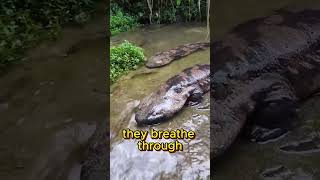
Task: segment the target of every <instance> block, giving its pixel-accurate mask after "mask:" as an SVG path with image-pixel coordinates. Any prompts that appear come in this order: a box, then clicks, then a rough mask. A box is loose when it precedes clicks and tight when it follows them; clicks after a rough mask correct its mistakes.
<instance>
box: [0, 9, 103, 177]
mask: <svg viewBox="0 0 320 180" xmlns="http://www.w3.org/2000/svg"><path fill="white" fill-rule="evenodd" d="M105 22H106V20H105V19H104V15H102V14H101V15H96V16H95V17H93V20H92V21H91V22H89V23H88V24H87V25H85V26H82V27H69V28H66V29H64V30H63V32H62V37H61V38H60V39H59V40H58V41H54V42H44V43H42V44H40V45H39V46H38V47H37V48H34V49H32V50H30V51H29V52H28V53H27V54H28V55H27V57H26V58H25V62H23V63H21V64H18V65H16V66H15V67H12V68H11V69H10V70H9V72H7V73H6V74H4V75H2V76H1V77H0V117H1V122H0V141H1V145H0V151H1V153H0V154H1V157H0V177H1V178H0V179H8V180H11V179H28V178H30V179H32V177H37V179H66V178H67V177H68V176H69V171H68V170H69V169H70V168H71V169H72V171H71V172H72V173H73V175H70V176H71V179H76V178H73V177H76V176H77V174H79V171H80V170H79V162H78V161H79V159H80V157H81V156H82V152H83V150H81V148H83V147H85V146H86V143H87V140H88V138H89V137H90V136H91V135H92V134H93V132H94V129H95V127H96V123H98V122H103V121H104V120H105V117H106V108H107V103H106V102H107V99H106V98H107V97H108V96H107V95H106V94H105V91H106V89H105V84H106V80H105V59H106V48H107V47H106V30H105ZM79 123H80V124H79ZM79 138H80V139H79ZM53 159H55V160H54V161H53ZM77 169H78V170H77ZM62 170H63V171H62ZM48 175H50V177H47V176H48ZM69 179H70V178H69Z"/></svg>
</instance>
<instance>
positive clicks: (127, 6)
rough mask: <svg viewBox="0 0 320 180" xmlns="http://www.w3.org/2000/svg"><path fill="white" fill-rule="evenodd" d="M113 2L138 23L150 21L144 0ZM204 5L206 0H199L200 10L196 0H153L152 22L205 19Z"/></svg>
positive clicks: (205, 9)
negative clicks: (134, 17) (135, 18)
mask: <svg viewBox="0 0 320 180" xmlns="http://www.w3.org/2000/svg"><path fill="white" fill-rule="evenodd" d="M115 3H117V4H118V5H119V6H120V7H121V8H122V9H123V10H124V11H125V12H127V13H128V14H130V15H131V16H136V17H137V19H138V22H139V23H141V24H147V23H150V21H149V15H150V9H149V7H148V3H147V1H146V0H138V1H130V0H118V1H115ZM206 6H207V1H206V0H200V11H199V6H198V0H161V1H160V0H153V6H152V23H158V24H160V23H161V24H165V23H176V22H179V21H183V22H187V21H205V20H206V16H207V13H206V11H207V8H206Z"/></svg>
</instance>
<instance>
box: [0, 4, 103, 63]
mask: <svg viewBox="0 0 320 180" xmlns="http://www.w3.org/2000/svg"><path fill="white" fill-rule="evenodd" d="M95 1H98V0H78V1H76V0H70V1H65V0H48V1H45V0H28V1H26V0H22V1H20V0H2V1H1V3H0V37H1V38H0V39H1V40H0V67H5V66H6V65H7V64H10V63H11V62H14V61H17V60H19V59H22V57H23V53H24V51H25V50H26V49H28V48H30V47H32V46H33V45H34V44H35V43H36V42H38V41H40V40H42V39H44V38H56V37H57V36H58V35H59V33H60V30H61V25H62V24H65V23H73V22H74V23H84V22H85V21H87V20H88V19H89V17H90V11H91V10H92V9H93V8H94V3H95Z"/></svg>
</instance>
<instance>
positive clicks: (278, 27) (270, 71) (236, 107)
mask: <svg viewBox="0 0 320 180" xmlns="http://www.w3.org/2000/svg"><path fill="white" fill-rule="evenodd" d="M211 57H212V61H211V62H212V67H211V72H213V73H212V74H211V75H212V76H211V83H212V84H211V111H210V113H211V129H210V132H211V145H210V146H211V157H212V160H214V159H216V158H217V157H218V156H220V155H221V154H222V153H223V152H225V151H226V150H227V149H228V148H229V147H230V145H231V144H232V143H233V142H234V140H235V139H236V137H237V136H238V134H239V133H240V131H241V129H242V128H243V127H244V125H245V124H246V123H247V120H252V121H254V123H255V124H257V125H259V126H262V127H265V128H268V129H274V128H284V129H286V128H288V127H289V125H290V123H291V121H292V120H293V117H294V116H295V108H296V107H297V102H298V101H299V100H303V99H305V98H307V97H308V96H310V95H312V94H313V93H314V92H316V91H318V90H319V88H320V11H316V10H307V11H301V12H297V13H292V12H286V11H278V12H277V13H276V14H275V15H272V16H269V17H265V18H259V19H255V20H252V21H249V22H247V23H245V24H241V25H238V26H237V27H235V28H234V29H233V31H231V32H230V33H229V34H227V35H226V37H225V38H224V39H223V40H222V41H219V42H216V43H214V44H213V45H212V49H211ZM255 138H257V139H259V135H257V137H255Z"/></svg>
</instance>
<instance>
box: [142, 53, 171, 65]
mask: <svg viewBox="0 0 320 180" xmlns="http://www.w3.org/2000/svg"><path fill="white" fill-rule="evenodd" d="M170 62H171V60H170V53H169V52H162V53H158V54H156V55H154V56H152V57H150V58H149V59H148V61H147V63H146V66H147V67H148V68H157V67H161V66H164V65H166V64H169V63H170Z"/></svg>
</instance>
